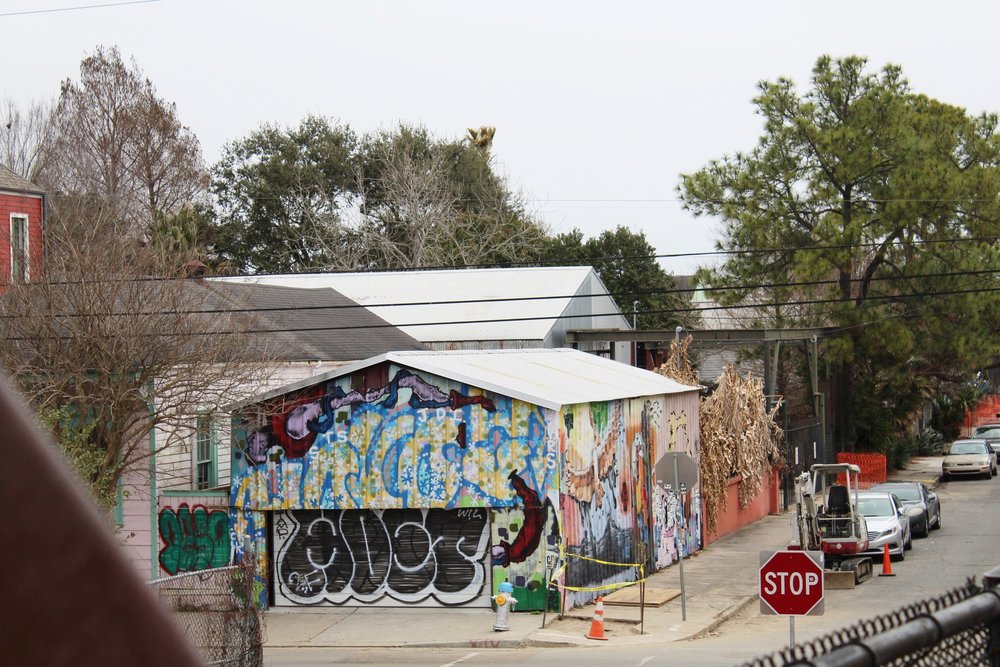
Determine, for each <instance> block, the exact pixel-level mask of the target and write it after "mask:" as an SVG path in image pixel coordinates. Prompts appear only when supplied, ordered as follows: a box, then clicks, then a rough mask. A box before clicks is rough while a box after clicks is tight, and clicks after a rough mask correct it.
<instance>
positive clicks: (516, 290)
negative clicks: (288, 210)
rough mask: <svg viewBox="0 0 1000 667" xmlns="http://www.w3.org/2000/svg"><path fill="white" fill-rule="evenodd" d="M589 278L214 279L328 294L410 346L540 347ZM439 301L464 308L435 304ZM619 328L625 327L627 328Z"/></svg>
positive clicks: (533, 271) (470, 274) (550, 274)
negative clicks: (513, 343)
mask: <svg viewBox="0 0 1000 667" xmlns="http://www.w3.org/2000/svg"><path fill="white" fill-rule="evenodd" d="M593 272H594V270H593V269H592V268H591V267H589V266H571V267H542V268H498V269H447V270H434V271H416V270H415V271H387V272H372V273H322V274H317V273H313V274H294V275H267V276H249V277H239V278H232V277H227V278H221V280H239V281H242V282H252V283H257V284H262V285H285V286H288V287H312V288H315V287H331V288H333V289H335V290H337V291H338V292H340V293H341V294H343V295H345V296H347V297H348V298H350V299H353V300H354V301H356V302H358V303H360V304H361V305H363V306H365V307H367V308H369V309H370V310H371V311H372V312H373V313H375V314H376V315H378V316H379V317H381V318H382V319H384V320H385V321H387V322H390V323H392V324H394V325H396V326H398V327H400V328H401V329H402V330H403V331H405V332H406V333H408V334H409V335H411V336H413V337H414V338H416V339H417V340H421V341H424V342H428V343H430V342H443V341H463V340H482V341H491V340H538V341H541V340H544V339H545V337H546V336H547V335H548V333H549V331H550V330H551V329H552V328H553V326H554V325H555V323H556V322H557V321H558V318H559V316H560V315H563V314H564V313H565V311H566V309H567V307H568V306H569V305H570V302H571V301H572V298H573V296H574V295H576V294H577V292H578V291H579V290H580V288H581V286H582V285H584V283H585V282H586V281H587V279H588V276H590V274H592V273H593ZM587 291H588V292H589V290H587ZM516 299H521V300H516ZM442 301H449V302H454V301H464V303H440V302H442ZM380 304H412V305H380ZM505 320H508V321H505ZM622 321H623V323H624V326H625V327H627V326H628V324H627V321H625V320H624V319H623V320H622ZM579 326H581V327H583V326H586V325H583V324H580V325H579Z"/></svg>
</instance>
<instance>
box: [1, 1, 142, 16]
mask: <svg viewBox="0 0 1000 667" xmlns="http://www.w3.org/2000/svg"><path fill="white" fill-rule="evenodd" d="M151 2H160V0H130V1H128V2H109V3H106V4H102V5H77V6H74V7H54V8H52V9H28V10H25V11H22V12H4V13H2V14H0V18H3V17H5V16H25V15H27V14H52V13H55V12H75V11H79V10H82V9H104V8H106V7H121V6H124V5H146V4H149V3H151Z"/></svg>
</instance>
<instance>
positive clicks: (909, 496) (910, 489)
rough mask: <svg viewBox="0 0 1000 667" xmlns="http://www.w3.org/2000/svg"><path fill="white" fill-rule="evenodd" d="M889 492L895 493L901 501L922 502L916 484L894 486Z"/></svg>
mask: <svg viewBox="0 0 1000 667" xmlns="http://www.w3.org/2000/svg"><path fill="white" fill-rule="evenodd" d="M887 490H888V491H891V492H892V493H895V494H896V497H897V498H899V499H900V500H920V489H918V488H917V485H916V484H912V485H907V486H894V487H892V488H890V489H887Z"/></svg>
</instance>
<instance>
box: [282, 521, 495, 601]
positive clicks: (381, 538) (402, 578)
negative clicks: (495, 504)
mask: <svg viewBox="0 0 1000 667" xmlns="http://www.w3.org/2000/svg"><path fill="white" fill-rule="evenodd" d="M487 517H488V511H487V510H485V509H459V510H444V509H396V510H291V511H288V512H280V513H277V514H276V515H275V520H274V523H273V526H274V535H273V537H274V553H275V554H276V556H275V564H274V577H275V604H276V605H279V606H281V605H285V606H288V605H304V604H318V603H323V602H328V603H331V604H335V605H372V604H374V605H382V606H403V605H425V606H437V605H448V606H455V605H464V606H481V607H486V606H489V603H490V598H489V593H490V589H489V586H488V582H487V572H488V571H489V570H488V568H487V564H486V558H487V551H488V543H489V522H488V518H487Z"/></svg>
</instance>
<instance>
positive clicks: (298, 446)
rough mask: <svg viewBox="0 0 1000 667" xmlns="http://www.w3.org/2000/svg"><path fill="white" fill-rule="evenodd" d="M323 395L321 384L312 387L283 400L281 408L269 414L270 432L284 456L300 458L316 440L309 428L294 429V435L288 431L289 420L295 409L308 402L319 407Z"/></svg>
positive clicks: (302, 406) (299, 408)
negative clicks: (304, 392) (292, 397)
mask: <svg viewBox="0 0 1000 667" xmlns="http://www.w3.org/2000/svg"><path fill="white" fill-rule="evenodd" d="M323 395H324V391H323V387H322V386H321V385H320V386H317V387H314V388H313V389H312V391H311V392H309V393H306V394H303V395H301V396H299V397H297V398H295V399H293V400H292V401H290V402H288V401H286V402H284V403H283V404H282V408H283V409H281V410H275V412H274V414H272V415H271V432H272V433H274V437H275V439H276V440H277V441H278V444H279V445H280V446H281V448H282V449H284V450H285V457H286V458H289V459H301V458H302V457H303V456H305V454H306V452H308V451H309V448H310V447H312V446H313V443H314V442H316V433H314V432H313V431H311V430H309V429H306V428H303V429H296V431H295V433H296V435H293V434H292V433H289V428H288V427H289V420H290V418H292V417H293V415H295V414H296V411H297V410H301V409H304V408H305V407H306V406H308V405H309V404H315V405H316V406H317V408H319V405H320V401H321V400H322V398H323ZM298 433H302V435H297V434H298Z"/></svg>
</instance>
